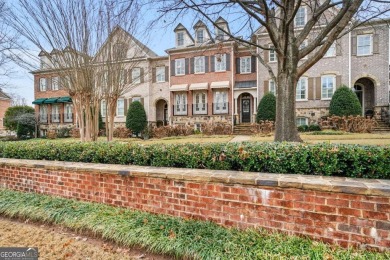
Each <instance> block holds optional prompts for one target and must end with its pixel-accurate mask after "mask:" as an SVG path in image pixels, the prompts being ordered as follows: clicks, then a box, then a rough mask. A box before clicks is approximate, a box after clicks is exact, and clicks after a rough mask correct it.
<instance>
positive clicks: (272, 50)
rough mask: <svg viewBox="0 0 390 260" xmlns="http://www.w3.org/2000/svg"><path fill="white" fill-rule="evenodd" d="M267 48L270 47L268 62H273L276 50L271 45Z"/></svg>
mask: <svg viewBox="0 0 390 260" xmlns="http://www.w3.org/2000/svg"><path fill="white" fill-rule="evenodd" d="M269 48H270V50H269V61H270V62H275V61H276V51H275V48H274V46H272V45H270V46H269Z"/></svg>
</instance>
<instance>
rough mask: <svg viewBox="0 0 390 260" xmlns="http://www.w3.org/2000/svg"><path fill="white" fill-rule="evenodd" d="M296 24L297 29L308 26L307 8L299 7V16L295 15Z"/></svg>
mask: <svg viewBox="0 0 390 260" xmlns="http://www.w3.org/2000/svg"><path fill="white" fill-rule="evenodd" d="M294 23H295V26H296V27H302V26H305V24H306V8H305V7H303V6H301V7H299V9H298V11H297V14H296V15H295V19H294Z"/></svg>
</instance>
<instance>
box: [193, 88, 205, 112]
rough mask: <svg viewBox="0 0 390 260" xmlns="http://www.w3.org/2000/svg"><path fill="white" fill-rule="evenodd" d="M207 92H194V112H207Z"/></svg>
mask: <svg viewBox="0 0 390 260" xmlns="http://www.w3.org/2000/svg"><path fill="white" fill-rule="evenodd" d="M206 97H207V96H206V92H194V101H193V103H194V110H193V111H194V114H205V113H207V108H206V106H207V103H206Z"/></svg>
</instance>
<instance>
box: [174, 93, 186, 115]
mask: <svg viewBox="0 0 390 260" xmlns="http://www.w3.org/2000/svg"><path fill="white" fill-rule="evenodd" d="M175 115H187V94H186V93H176V94H175Z"/></svg>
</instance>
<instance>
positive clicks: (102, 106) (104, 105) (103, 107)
mask: <svg viewBox="0 0 390 260" xmlns="http://www.w3.org/2000/svg"><path fill="white" fill-rule="evenodd" d="M100 113H101V114H102V117H106V114H107V103H106V101H105V100H102V101H101V104H100Z"/></svg>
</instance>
